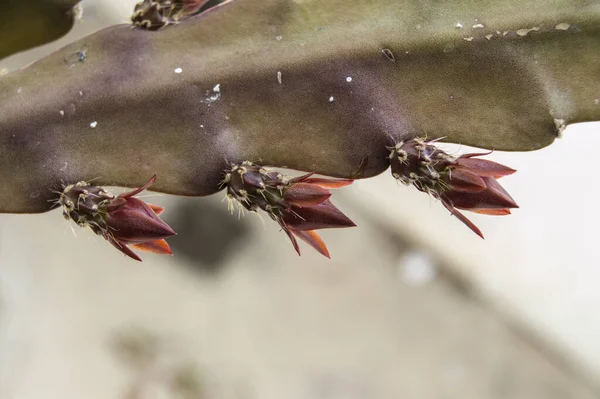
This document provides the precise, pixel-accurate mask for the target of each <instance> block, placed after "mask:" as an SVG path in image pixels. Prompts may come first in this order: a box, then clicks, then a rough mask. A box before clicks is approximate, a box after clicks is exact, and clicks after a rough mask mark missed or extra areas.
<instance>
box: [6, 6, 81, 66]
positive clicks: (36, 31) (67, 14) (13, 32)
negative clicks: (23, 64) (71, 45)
mask: <svg viewBox="0 0 600 399" xmlns="http://www.w3.org/2000/svg"><path fill="white" fill-rule="evenodd" d="M80 1H81V0H2V1H0V59H2V58H4V57H7V56H9V55H11V54H14V53H17V52H19V51H24V50H27V49H29V48H32V47H36V46H40V45H42V44H45V43H48V42H51V41H54V40H56V39H58V38H60V37H61V36H63V35H65V34H66V33H67V32H69V31H70V30H71V28H72V27H73V22H74V19H75V17H76V15H77V12H78V9H77V8H76V6H77V4H78V3H79V2H80Z"/></svg>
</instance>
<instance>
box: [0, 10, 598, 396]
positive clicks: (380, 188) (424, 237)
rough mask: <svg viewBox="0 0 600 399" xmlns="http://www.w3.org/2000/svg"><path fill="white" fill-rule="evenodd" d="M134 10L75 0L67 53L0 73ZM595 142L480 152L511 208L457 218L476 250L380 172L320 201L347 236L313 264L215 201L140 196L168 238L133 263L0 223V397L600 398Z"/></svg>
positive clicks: (592, 132)
mask: <svg viewBox="0 0 600 399" xmlns="http://www.w3.org/2000/svg"><path fill="white" fill-rule="evenodd" d="M134 3H135V1H131V0H127V1H121V0H111V1H109V0H85V1H84V2H83V15H82V17H81V19H80V20H79V21H78V22H77V25H76V27H75V28H74V30H73V31H72V32H71V33H70V34H69V35H68V36H67V37H65V38H63V39H61V40H60V41H58V42H55V43H52V44H50V45H48V46H44V47H41V48H38V49H35V50H33V51H30V52H27V53H22V54H19V55H17V56H13V57H10V58H8V59H4V60H2V61H1V62H0V70H2V69H4V70H5V71H10V70H14V69H16V68H19V67H22V66H24V65H27V64H28V63H30V62H32V61H34V60H36V59H38V58H39V57H41V56H43V55H44V54H47V53H49V52H50V51H52V50H53V49H56V48H59V47H62V46H63V45H65V44H67V43H69V42H70V41H72V40H74V39H76V38H78V37H81V36H84V35H86V34H88V33H91V32H93V31H95V30H98V29H100V28H102V27H103V26H107V25H111V24H114V23H121V22H126V21H127V19H128V17H129V15H130V12H131V10H132V9H133V4H134ZM598 96H599V97H600V88H598ZM598 130H600V124H581V125H577V126H571V127H569V128H568V129H567V130H566V131H565V132H564V137H563V138H562V139H560V140H558V141H557V142H556V143H555V144H553V145H552V146H550V147H549V148H546V149H543V150H541V151H537V152H533V153H526V154H523V153H494V154H493V156H492V157H491V158H492V159H493V160H495V161H498V162H500V163H504V164H506V165H509V166H511V167H513V168H516V169H517V170H518V171H519V172H518V173H517V174H515V175H513V176H510V177H508V178H505V179H503V180H502V183H503V185H504V186H505V187H506V188H507V190H508V191H509V192H510V193H511V194H512V195H513V197H514V198H515V199H516V201H517V202H518V203H519V205H520V207H521V209H519V210H516V211H515V212H514V214H513V215H512V216H510V217H504V218H494V217H479V216H477V215H475V216H472V219H473V221H475V223H476V224H477V225H479V227H480V228H481V229H482V231H483V232H484V234H485V235H486V240H485V241H484V240H481V239H479V238H478V237H477V236H475V235H474V234H473V233H472V232H471V231H469V230H468V229H467V228H466V227H465V226H463V225H462V224H461V223H460V222H458V221H457V220H455V219H454V218H452V217H450V216H449V215H448V212H447V211H446V210H445V209H444V208H443V207H442V206H441V205H440V204H439V203H436V202H435V201H431V200H430V199H428V198H427V196H425V195H424V194H422V193H419V192H416V190H411V189H408V188H406V187H404V186H398V185H397V184H396V182H395V181H394V180H393V179H392V178H390V177H389V176H388V174H387V173H384V174H383V175H382V176H379V177H377V178H374V179H369V180H366V181H358V182H356V183H355V184H354V185H352V186H351V187H348V188H344V189H342V190H338V192H336V193H335V196H334V201H335V203H336V205H338V206H339V208H341V209H342V210H343V211H344V212H345V213H346V214H347V215H348V216H350V217H351V218H352V219H353V220H354V221H355V222H356V223H357V224H358V225H359V228H356V229H345V230H338V231H324V232H323V237H324V239H325V241H326V242H327V245H328V247H329V249H330V252H331V254H332V260H327V259H325V258H323V257H321V256H320V255H318V254H317V253H316V252H314V251H312V250H311V249H310V248H308V247H306V246H303V247H302V249H303V250H304V251H303V256H302V257H301V258H298V257H297V256H296V254H295V252H294V250H293V248H292V246H291V245H290V244H289V242H288V240H287V238H286V237H285V236H284V234H282V233H281V232H280V231H279V228H278V226H276V225H275V224H274V223H272V222H271V221H270V220H267V218H263V219H265V223H264V224H263V223H262V222H261V220H260V219H259V218H258V217H256V216H255V215H249V216H246V217H245V218H242V219H239V220H238V217H237V214H236V215H233V216H232V215H230V214H229V212H228V211H227V206H226V204H225V203H223V201H222V199H223V197H224V195H222V194H219V195H216V196H213V197H208V198H195V199H193V198H175V197H171V196H167V195H160V194H155V193H146V194H145V195H144V198H146V200H147V201H149V202H152V203H156V204H159V205H163V206H165V207H166V208H167V211H166V212H165V214H164V219H165V220H166V221H167V223H169V224H170V225H171V226H172V227H173V228H174V229H175V230H176V231H177V232H178V233H179V235H178V236H177V237H175V238H173V239H171V240H169V243H170V244H171V245H172V247H173V250H174V252H175V253H176V256H174V257H166V256H153V255H145V256H144V262H143V263H138V262H134V261H131V260H129V259H126V258H125V257H123V256H122V255H121V254H120V253H118V252H117V251H115V250H113V249H112V248H110V246H109V245H108V244H107V243H106V242H104V241H103V240H102V239H100V238H98V237H96V236H94V235H93V234H92V233H91V232H90V231H86V230H83V229H79V228H77V227H74V229H75V233H76V234H73V232H72V229H71V228H70V227H69V225H68V224H66V223H65V222H64V221H63V219H62V216H61V215H60V212H59V211H54V212H50V213H47V214H43V215H0V399H22V398H31V399H37V398H44V399H53V398H57V399H71V398H73V399H81V398H85V399H96V398H98V399H100V398H102V399H106V398H125V399H150V398H152V399H154V398H161V399H162V398H164V399H170V398H181V399H212V398H219V399H229V398H231V399H242V398H243V399H255V398H256V399H283V398H285V399H287V398H290V399H342V398H343V399H363V398H369V399H371V398H382V399H387V398H390V399H391V398H403V399H411V398H415V399H443V398H462V399H471V398H473V399H487V398H489V399H496V398H498V399H501V398H515V399H516V398H519V399H521V398H523V399H538V398H539V399H542V398H543V399H563V398H565V399H566V398H581V399H587V398H597V397H600V339H598V337H600V290H599V289H598V288H597V287H598V284H599V283H600V251H598V250H597V247H596V246H597V244H596V242H595V239H596V238H597V237H598V234H597V230H598V226H599V225H600V209H599V207H598V206H596V202H597V197H598V193H599V189H598V188H597V187H596V185H595V179H596V176H595V173H596V164H595V156H596V154H595V153H594V148H595V147H596V146H600V134H599V133H598ZM446 148H447V149H448V150H449V151H450V152H455V153H458V152H467V151H469V150H470V149H469V148H466V147H461V146H451V145H447V146H446ZM469 217H471V215H469Z"/></svg>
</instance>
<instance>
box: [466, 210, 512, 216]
mask: <svg viewBox="0 0 600 399" xmlns="http://www.w3.org/2000/svg"><path fill="white" fill-rule="evenodd" d="M469 210H470V211H471V212H475V213H480V214H482V215H493V216H505V215H510V209H469Z"/></svg>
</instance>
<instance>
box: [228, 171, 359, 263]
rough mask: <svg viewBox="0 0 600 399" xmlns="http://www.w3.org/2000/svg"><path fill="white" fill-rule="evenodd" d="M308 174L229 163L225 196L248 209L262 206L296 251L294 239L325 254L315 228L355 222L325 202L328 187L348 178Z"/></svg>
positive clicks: (326, 251) (255, 209) (252, 209)
mask: <svg viewBox="0 0 600 399" xmlns="http://www.w3.org/2000/svg"><path fill="white" fill-rule="evenodd" d="M312 175H313V173H308V174H305V175H302V176H298V177H295V178H293V179H286V178H285V177H284V176H283V175H282V174H280V173H277V172H274V171H269V170H267V169H265V168H262V167H260V166H258V165H254V164H252V163H251V162H243V163H242V164H241V165H232V167H231V169H230V170H228V171H226V175H225V179H224V180H223V184H225V185H227V196H228V198H229V199H230V200H237V201H238V203H239V204H240V206H242V207H243V208H245V209H247V210H250V211H257V210H258V209H262V210H263V211H265V212H267V214H268V215H269V216H270V217H271V218H272V219H273V220H275V221H276V222H277V223H279V225H280V226H281V228H282V229H283V230H284V231H285V232H286V234H287V235H288V237H289V238H290V240H291V241H292V245H293V246H294V248H295V249H296V251H297V252H298V254H300V248H299V246H298V242H297V241H296V238H300V239H301V240H303V241H305V242H306V243H308V244H309V245H310V246H312V247H313V248H314V249H316V250H317V251H318V252H319V253H321V254H323V255H324V256H327V257H329V251H328V250H327V247H326V246H325V243H324V242H323V240H322V239H321V237H319V235H318V234H317V233H316V232H315V231H314V230H317V229H326V228H337V227H352V226H355V224H354V223H353V222H352V221H351V220H350V219H349V218H348V217H347V216H346V215H344V214H343V213H342V212H341V211H340V210H339V209H338V208H336V207H335V205H333V204H332V203H331V201H329V197H331V193H330V192H329V189H331V188H338V187H344V186H347V185H349V184H351V183H352V180H343V179H321V178H313V177H311V176H312Z"/></svg>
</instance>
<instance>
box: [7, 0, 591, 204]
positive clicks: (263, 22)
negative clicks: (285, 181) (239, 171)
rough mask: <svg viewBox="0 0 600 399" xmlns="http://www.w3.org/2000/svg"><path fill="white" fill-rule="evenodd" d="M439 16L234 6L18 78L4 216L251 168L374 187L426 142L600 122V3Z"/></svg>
mask: <svg viewBox="0 0 600 399" xmlns="http://www.w3.org/2000/svg"><path fill="white" fill-rule="evenodd" d="M422 4H423V3H422V2H421V1H417V0H402V1H399V0H379V1H377V2H376V3H373V2H367V1H361V0H330V1H302V2H299V1H293V0H229V1H227V2H225V3H223V4H221V5H219V6H216V7H213V8H211V9H209V10H207V11H204V12H202V13H200V14H198V15H195V16H192V17H190V18H187V19H185V20H183V21H181V22H180V23H178V24H175V25H171V26H166V27H164V28H163V29H159V30H156V31H150V30H147V29H132V27H131V26H130V25H119V26H113V27H110V28H107V29H104V30H102V31H100V32H97V33H95V34H93V35H91V36H88V37H86V38H84V39H82V40H80V41H77V42H75V43H72V44H71V45H69V46H67V47H65V48H63V49H61V50H59V51H57V52H56V53H54V54H52V55H50V56H48V57H47V58H44V59H42V60H40V61H38V62H36V63H34V64H32V65H30V66H29V67H27V68H24V69H22V70H20V71H16V72H14V73H11V74H9V75H7V76H4V77H2V78H0V151H1V153H0V212H15V213H19V212H44V211H46V210H48V209H50V208H49V205H48V202H47V200H48V199H50V198H51V195H52V194H51V190H53V189H54V190H55V189H56V188H57V187H59V186H60V184H61V182H77V181H80V180H90V179H93V178H96V177H98V178H99V179H98V180H97V182H98V184H99V185H108V184H112V185H122V186H130V187H131V186H139V185H142V184H143V183H144V179H145V178H146V177H147V176H148V175H152V174H153V173H157V172H159V173H160V175H161V179H159V181H158V182H157V183H156V185H155V186H153V189H155V190H157V191H162V192H167V193H173V194H178V195H193V196H200V195H208V194H212V193H215V192H217V191H218V190H219V189H220V188H219V182H220V180H221V179H222V171H223V170H224V169H225V168H227V165H228V162H237V163H240V162H242V161H243V160H246V159H253V160H261V164H264V165H272V166H286V167H289V168H293V169H298V170H303V171H311V170H314V169H315V167H316V168H317V170H318V172H319V173H321V174H325V175H329V176H333V177H341V178H349V179H356V178H366V177H370V176H374V175H377V174H379V173H381V172H383V171H384V170H386V169H387V168H388V167H389V158H388V155H389V151H388V150H387V147H389V146H393V145H394V144H395V143H396V142H400V141H408V140H410V139H412V138H415V137H426V138H427V139H428V140H433V139H438V138H442V137H444V138H445V140H447V141H450V142H458V143H464V144H470V145H474V146H478V147H483V148H490V149H496V150H518V151H526V150H534V149H538V148H542V147H544V146H546V145H549V144H550V143H552V141H553V140H554V139H555V138H556V136H557V133H559V132H560V131H561V130H562V129H563V128H564V127H565V126H566V125H568V124H570V123H575V122H581V121H590V120H598V119H600V106H599V105H598V91H597V88H598V86H600V74H599V73H598V70H599V68H600V5H599V4H598V2H597V1H586V0H578V1H573V0H549V1H544V2H540V1H535V0H525V1H523V0H506V1H502V2H499V1H481V2H465V1H463V0H460V1H459V0H449V1H444V2H435V4H430V5H429V6H428V7H426V8H424V7H423V5H422ZM507 10H513V12H507ZM82 48H86V60H85V62H78V63H76V64H75V65H68V64H67V63H65V62H64V60H65V59H67V58H68V57H69V56H71V55H72V54H77V52H78V51H80V50H81V49H82Z"/></svg>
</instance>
